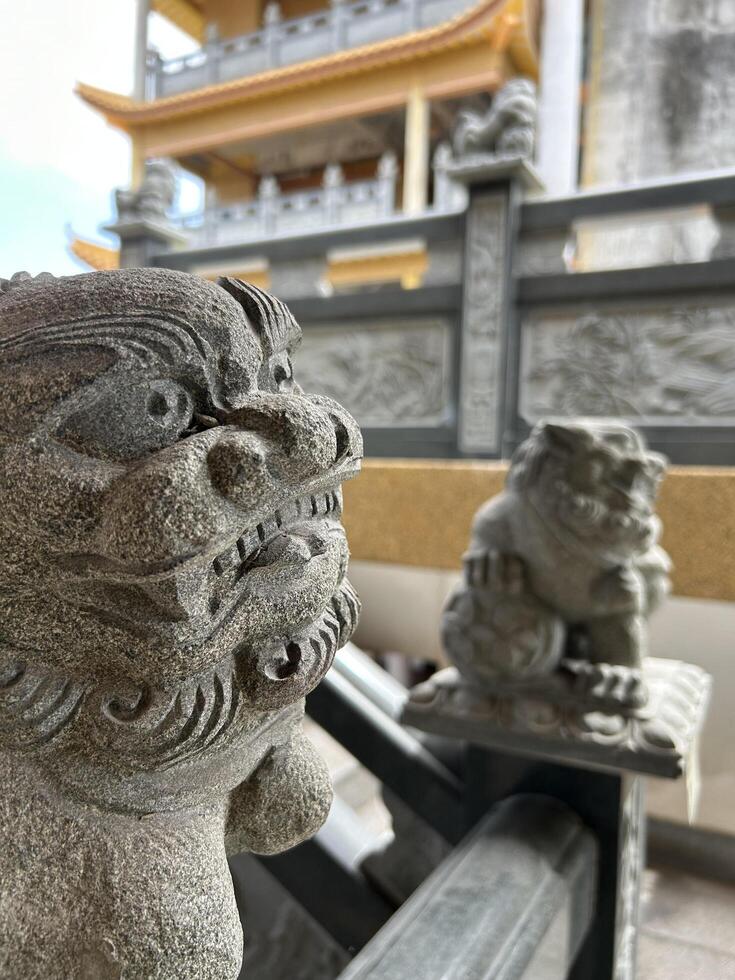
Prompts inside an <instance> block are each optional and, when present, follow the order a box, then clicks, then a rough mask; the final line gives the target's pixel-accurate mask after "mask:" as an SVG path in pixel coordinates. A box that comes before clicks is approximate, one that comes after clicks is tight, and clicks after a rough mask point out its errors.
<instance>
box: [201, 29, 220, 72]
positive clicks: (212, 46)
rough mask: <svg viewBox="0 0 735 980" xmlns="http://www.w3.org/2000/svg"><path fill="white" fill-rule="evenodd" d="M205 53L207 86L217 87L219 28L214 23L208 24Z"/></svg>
mask: <svg viewBox="0 0 735 980" xmlns="http://www.w3.org/2000/svg"><path fill="white" fill-rule="evenodd" d="M204 52H205V55H206V58H207V84H208V85H216V84H217V82H218V81H219V63H220V46H219V28H218V27H217V24H216V23H214V22H210V23H209V24H207V26H206V29H205V40H204Z"/></svg>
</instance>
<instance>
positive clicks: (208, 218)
mask: <svg viewBox="0 0 735 980" xmlns="http://www.w3.org/2000/svg"><path fill="white" fill-rule="evenodd" d="M397 176H398V165H397V162H396V158H395V156H394V155H393V154H392V153H384V154H383V156H382V157H381V159H380V162H379V164H378V170H377V175H376V176H375V177H374V178H373V179H371V180H357V181H349V182H345V180H344V174H343V171H342V168H341V167H340V166H339V165H338V164H333V165H330V166H328V167H327V168H326V169H325V172H324V180H323V182H322V186H321V187H316V188H314V189H312V190H305V191H295V192H290V193H283V192H282V191H281V189H280V187H279V185H278V181H277V180H276V178H275V177H264V178H263V179H262V180H261V181H260V184H259V186H258V193H257V196H256V197H255V198H254V199H253V200H251V201H242V202H237V203H233V204H228V205H223V206H219V207H210V208H205V209H204V211H202V212H199V213H196V214H190V215H185V216H183V217H181V218H180V219H179V227H180V228H181V230H182V231H183V232H184V233H185V234H187V236H188V237H189V241H190V244H191V246H192V247H202V246H217V245H231V244H236V243H241V242H247V241H254V240H260V239H264V238H270V237H278V236H284V235H294V234H296V235H298V234H306V233H308V232H310V231H316V230H319V229H326V228H340V227H350V226H353V225H362V224H369V223H371V222H374V221H375V222H377V221H381V220H383V219H385V218H389V217H391V216H392V215H394V214H395V211H396V181H397Z"/></svg>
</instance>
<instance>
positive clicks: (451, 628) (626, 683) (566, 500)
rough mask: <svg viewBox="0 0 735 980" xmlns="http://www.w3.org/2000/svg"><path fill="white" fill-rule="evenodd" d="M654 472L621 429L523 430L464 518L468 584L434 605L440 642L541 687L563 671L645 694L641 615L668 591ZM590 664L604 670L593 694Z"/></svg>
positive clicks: (620, 697) (465, 666) (470, 668)
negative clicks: (497, 481)
mask: <svg viewBox="0 0 735 980" xmlns="http://www.w3.org/2000/svg"><path fill="white" fill-rule="evenodd" d="M664 469H665V460H664V458H663V457H662V456H659V455H658V454H656V453H652V452H649V451H648V450H647V448H646V446H645V444H644V442H643V440H642V439H641V437H640V436H639V435H638V433H636V432H635V431H634V430H633V429H630V428H628V427H627V426H625V425H622V424H617V423H614V422H610V423H604V422H591V421H574V422H569V423H564V424H553V423H551V422H542V423H540V424H539V425H537V426H536V427H535V428H534V430H533V431H532V433H531V435H530V436H529V438H528V439H527V440H526V442H524V443H523V444H522V445H521V446H520V447H519V449H518V450H517V452H516V454H515V456H514V457H513V460H512V462H511V467H510V472H509V474H508V480H507V485H506V489H505V490H504V491H503V493H501V494H500V495H499V496H497V497H495V498H493V499H492V500H489V501H488V502H487V503H486V504H484V505H483V506H482V507H481V508H480V510H479V511H478V513H477V515H476V517H475V521H474V526H473V529H472V536H471V542H470V548H469V551H468V552H467V554H466V555H465V559H464V560H465V580H464V583H463V584H462V585H461V586H459V587H458V588H457V589H456V590H455V592H454V593H453V594H452V595H451V596H450V598H449V601H448V604H447V607H446V609H445V612H444V617H443V623H442V635H443V641H444V645H445V648H446V650H447V652H448V654H449V656H450V657H451V659H452V660H453V661H454V663H455V664H456V666H457V667H458V669H459V670H460V672H461V673H462V674H464V675H465V676H467V677H468V678H470V679H471V680H473V681H474V682H477V683H479V684H481V685H483V686H486V687H492V688H496V687H497V686H498V685H501V686H503V685H517V684H522V685H531V686H533V685H534V684H535V685H537V686H539V687H540V688H541V689H542V690H543V691H544V692H545V693H546V692H548V691H549V690H550V685H549V680H550V675H552V674H554V675H555V676H556V677H557V678H558V676H559V675H561V676H563V677H565V679H566V681H567V682H568V683H566V684H564V683H562V688H563V690H564V691H566V693H568V692H569V690H570V689H571V687H572V686H573V689H574V690H575V691H576V692H578V693H581V694H582V695H584V694H585V692H586V693H589V691H586V688H589V690H592V689H593V688H597V693H601V694H602V696H603V697H604V698H608V699H611V700H612V702H613V703H616V702H618V703H621V704H628V705H640V704H641V703H642V702H643V701H645V691H644V690H643V688H642V684H641V672H640V667H641V661H642V657H643V656H644V654H645V639H646V637H645V629H646V619H647V617H648V615H649V614H650V612H651V611H652V610H653V609H654V608H655V607H656V606H657V605H658V604H659V602H660V601H661V599H662V598H663V597H664V596H665V595H666V593H667V592H668V589H669V579H668V573H669V570H670V561H669V558H668V556H667V555H666V553H665V552H664V551H663V550H662V549H661V548H660V547H659V545H658V544H657V541H658V537H659V533H660V521H659V519H658V518H657V517H656V515H655V514H654V511H653V506H654V501H655V498H656V491H657V487H658V484H659V481H660V479H661V477H662V474H663V472H664ZM599 665H610V666H609V669H608V668H607V667H605V668H604V669H603V671H602V672H603V674H604V675H605V678H604V679H605V682H606V683H605V685H604V690H603V691H602V692H600V691H599V683H600V679H601V673H600V671H601V668H600V667H599ZM572 682H573V684H572Z"/></svg>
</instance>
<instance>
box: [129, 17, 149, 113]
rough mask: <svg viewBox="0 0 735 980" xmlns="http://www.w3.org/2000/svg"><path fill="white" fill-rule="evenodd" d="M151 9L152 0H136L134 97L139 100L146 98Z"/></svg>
mask: <svg viewBox="0 0 735 980" xmlns="http://www.w3.org/2000/svg"><path fill="white" fill-rule="evenodd" d="M150 9H151V0H136V5H135V62H134V64H135V68H134V76H133V98H134V99H137V100H138V101H139V102H142V101H143V100H144V99H145V66H146V56H147V53H148V14H149V13H150Z"/></svg>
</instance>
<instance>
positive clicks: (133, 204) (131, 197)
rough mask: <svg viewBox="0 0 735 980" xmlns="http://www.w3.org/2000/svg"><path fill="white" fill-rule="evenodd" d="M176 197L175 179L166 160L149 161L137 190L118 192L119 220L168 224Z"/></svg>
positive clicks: (120, 190) (116, 205) (116, 204)
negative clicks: (167, 217)
mask: <svg viewBox="0 0 735 980" xmlns="http://www.w3.org/2000/svg"><path fill="white" fill-rule="evenodd" d="M175 197H176V176H175V174H174V171H173V168H172V167H171V165H170V164H169V163H167V162H166V161H165V160H149V161H148V162H147V163H146V165H145V173H144V175H143V180H142V181H141V185H140V187H139V188H138V190H135V191H133V190H122V189H118V190H116V191H115V207H116V208H117V220H118V221H123V222H126V221H141V220H146V219H147V220H148V221H159V222H162V221H165V220H166V216H167V213H168V211H169V209H170V208H171V207H172V206H173V203H174V198H175Z"/></svg>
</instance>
